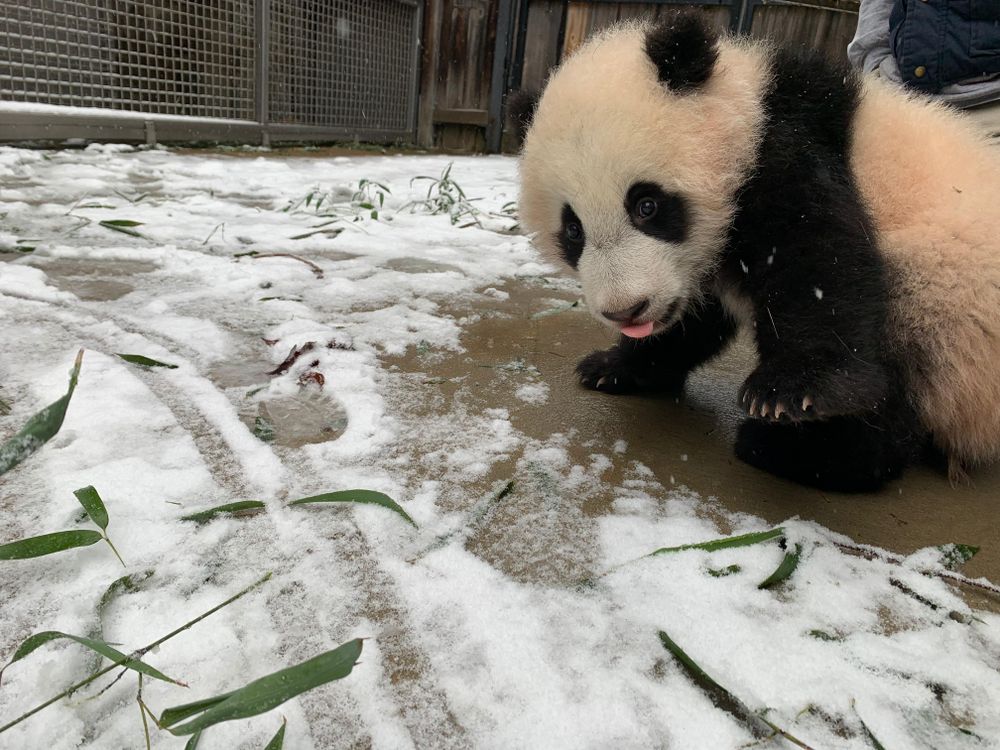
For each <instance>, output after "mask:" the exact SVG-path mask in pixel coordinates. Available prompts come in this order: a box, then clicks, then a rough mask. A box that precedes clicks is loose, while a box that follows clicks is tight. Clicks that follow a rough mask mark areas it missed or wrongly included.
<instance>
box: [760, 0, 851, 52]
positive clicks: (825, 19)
mask: <svg viewBox="0 0 1000 750" xmlns="http://www.w3.org/2000/svg"><path fill="white" fill-rule="evenodd" d="M857 9H858V4H857V3H856V2H835V1H834V2H830V1H829V0H828V2H826V3H824V5H823V6H820V5H818V4H815V5H814V4H810V3H800V4H795V5H762V6H760V7H758V8H757V10H756V11H755V12H754V14H753V25H752V26H751V28H750V34H751V35H752V36H756V37H766V38H768V39H773V40H774V41H776V42H780V43H784V44H790V45H793V46H795V45H803V46H805V47H808V48H809V49H814V50H816V51H818V52H820V53H822V54H823V55H824V56H825V57H828V58H830V59H831V60H846V59H847V45H848V44H849V43H850V41H851V39H853V38H854V31H855V29H856V28H857V25H858V10H857Z"/></svg>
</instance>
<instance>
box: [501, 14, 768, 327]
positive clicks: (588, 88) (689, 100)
mask: <svg viewBox="0 0 1000 750" xmlns="http://www.w3.org/2000/svg"><path fill="white" fill-rule="evenodd" d="M766 83H767V65H766V60H764V59H763V53H762V51H761V48H759V47H752V46H746V45H743V44H741V43H739V42H736V41H734V40H730V39H726V38H720V37H719V36H718V35H717V34H716V33H715V32H713V31H712V30H710V29H709V28H708V27H707V26H706V25H705V23H704V21H703V20H701V19H700V17H699V16H697V15H692V14H683V15H678V16H675V17H673V18H672V19H671V20H669V21H666V22H664V23H661V24H658V25H655V26H653V25H648V24H625V25H620V26H617V27H614V28H612V29H611V30H609V31H606V32H605V33H603V34H600V35H598V36H596V37H594V38H592V39H591V40H590V41H589V42H588V43H587V44H585V45H584V46H583V47H581V48H580V49H579V50H578V51H577V52H576V53H575V54H573V55H572V56H571V57H570V58H569V59H568V60H567V61H566V62H565V63H563V64H562V65H561V66H560V67H559V68H558V69H557V70H556V71H555V72H554V73H553V75H552V76H551V78H550V79H549V82H548V84H547V85H546V87H545V90H544V91H543V92H542V95H541V97H540V99H539V100H538V103H537V107H536V109H535V110H534V112H533V113H531V112H529V111H525V112H522V113H521V114H520V115H515V118H516V120H517V122H518V125H519V126H520V127H521V128H523V129H524V145H523V149H522V152H521V162H520V173H521V196H520V209H521V219H522V223H523V226H524V227H525V229H526V230H527V231H528V232H530V233H534V242H535V245H536V246H537V247H538V248H539V249H540V250H541V251H542V253H543V254H545V255H546V256H547V257H548V258H549V259H550V260H551V261H553V262H556V263H565V264H566V265H567V266H569V267H570V268H571V269H574V270H575V271H576V272H577V273H578V274H579V278H580V281H581V283H582V285H583V290H584V295H585V297H586V300H587V304H588V307H589V308H590V310H591V312H592V314H593V315H594V316H595V317H597V319H598V320H601V321H603V322H604V323H605V324H607V325H609V326H611V327H613V328H616V329H620V330H622V332H623V333H625V334H626V335H631V336H636V337H642V336H647V335H650V334H652V333H658V332H660V331H663V330H665V329H666V328H667V327H669V326H670V325H672V324H673V323H674V322H676V321H677V320H679V319H680V317H681V315H682V314H683V313H684V312H685V311H687V310H691V309H693V308H694V307H695V306H697V304H698V302H699V300H700V299H701V297H702V295H703V292H704V291H705V289H706V285H707V284H708V283H709V282H710V279H711V276H712V272H713V271H714V270H715V268H716V266H717V264H718V261H719V258H720V254H721V251H722V248H723V244H724V242H725V234H726V230H727V227H728V226H729V224H730V221H731V219H732V216H733V211H734V204H735V194H736V191H737V190H738V188H739V186H740V184H741V182H742V181H743V180H744V179H745V176H746V173H747V171H748V169H749V168H750V166H751V164H752V160H753V157H754V154H755V152H756V145H757V141H758V134H759V132H760V129H761V125H762V119H763V118H762V111H761V104H760V102H761V95H762V91H763V88H764V87H765V86H766Z"/></svg>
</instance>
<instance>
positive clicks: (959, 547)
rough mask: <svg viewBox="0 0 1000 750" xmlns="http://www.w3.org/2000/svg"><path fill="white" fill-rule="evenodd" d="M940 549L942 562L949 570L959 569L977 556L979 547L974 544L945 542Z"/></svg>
mask: <svg viewBox="0 0 1000 750" xmlns="http://www.w3.org/2000/svg"><path fill="white" fill-rule="evenodd" d="M938 550H940V552H941V564H942V565H944V567H945V568H947V569H948V570H958V568H960V567H961V566H962V565H964V564H965V563H967V562H969V560H971V559H972V558H973V557H975V556H976V553H977V552H979V547H976V546H974V545H972V544H943V545H941V546H940V547H938Z"/></svg>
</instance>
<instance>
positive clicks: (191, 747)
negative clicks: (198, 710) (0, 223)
mask: <svg viewBox="0 0 1000 750" xmlns="http://www.w3.org/2000/svg"><path fill="white" fill-rule="evenodd" d="M199 742H201V732H195V733H194V734H192V735H191V739H189V740H188V741H187V743H186V744H185V745H184V750H198V743H199Z"/></svg>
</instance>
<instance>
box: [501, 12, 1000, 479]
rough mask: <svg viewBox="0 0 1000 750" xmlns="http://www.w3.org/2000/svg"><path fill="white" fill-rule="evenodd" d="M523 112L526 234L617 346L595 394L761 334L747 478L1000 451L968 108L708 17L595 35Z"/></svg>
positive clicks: (992, 187) (995, 259)
mask: <svg viewBox="0 0 1000 750" xmlns="http://www.w3.org/2000/svg"><path fill="white" fill-rule="evenodd" d="M535 104H537V106H534V105H535ZM515 114H516V117H518V118H519V120H518V121H519V123H520V124H521V125H522V126H523V128H524V133H523V136H524V143H523V147H522V151H521V158H520V176H521V197H520V209H521V218H522V223H523V226H524V227H525V228H526V230H527V231H529V232H531V233H534V242H535V244H536V245H537V247H539V248H540V250H541V251H542V252H543V253H544V254H545V255H546V256H548V257H549V258H550V259H551V260H553V261H555V262H559V263H562V264H565V265H566V266H568V267H569V268H571V269H573V270H574V271H575V272H576V274H578V276H579V279H580V281H581V283H582V286H583V291H584V294H585V297H586V301H587V305H588V307H589V309H590V311H591V312H592V314H593V315H594V316H595V317H596V318H597V319H598V320H600V321H602V322H603V323H605V324H606V325H608V326H609V327H611V328H613V329H617V330H618V331H619V332H620V334H621V338H620V341H619V343H618V344H617V346H614V347H612V348H611V349H609V350H606V351H598V352H594V353H593V354H591V355H590V356H588V357H586V358H585V359H584V360H583V361H581V362H580V364H579V365H578V367H577V372H578V374H579V376H580V380H581V381H582V383H583V385H584V386H586V387H588V388H592V389H595V390H598V391H604V392H608V393H629V392H641V391H645V392H651V391H664V392H677V391H678V390H679V389H681V388H682V387H683V385H684V382H685V378H686V376H687V374H688V373H689V372H690V371H691V369H692V368H695V367H697V366H699V365H701V364H703V363H704V362H707V361H708V360H710V359H711V358H712V357H714V356H715V355H716V354H718V353H719V352H720V351H721V350H722V349H723V348H724V347H726V345H727V344H728V343H729V342H730V341H731V340H732V338H733V336H734V334H735V333H736V331H737V329H738V328H740V327H745V328H747V329H748V330H749V331H750V332H751V333H752V337H753V339H754V341H755V343H756V349H757V354H758V361H757V364H756V369H754V370H753V371H752V373H751V374H750V375H749V377H747V379H746V381H745V382H744V383H743V386H742V388H741V389H740V390H739V393H738V394H737V396H736V397H737V400H738V403H739V405H740V407H741V408H742V409H743V410H745V412H746V414H747V416H748V419H746V421H744V422H743V423H742V424H741V426H740V428H739V430H738V433H737V438H736V454H737V455H738V456H739V457H740V458H741V459H742V460H744V461H746V462H747V463H749V464H752V465H754V466H757V467H759V468H762V469H765V470H768V471H770V472H772V473H774V474H777V475H781V476H784V477H788V478H791V479H794V480H797V481H799V482H802V483H806V484H811V485H815V486H819V487H823V488H829V489H838V490H843V491H865V490H873V489H876V488H878V487H880V486H881V485H882V484H884V483H885V482H886V481H887V480H890V479H892V478H894V477H897V476H898V475H899V474H900V472H901V471H902V470H903V468H904V467H905V466H906V464H907V463H908V462H911V461H913V460H914V459H915V458H916V457H918V456H919V455H921V453H922V452H924V451H925V450H927V449H928V448H929V447H935V448H936V449H937V450H936V451H935V453H936V455H939V456H943V457H946V458H947V461H948V467H949V472H950V474H951V476H952V478H953V479H955V478H958V477H961V476H964V472H965V470H966V469H967V468H969V467H972V466H975V465H977V464H982V463H984V462H989V461H993V460H995V459H997V458H998V457H1000V159H998V156H1000V147H991V146H989V145H987V144H986V142H985V140H984V139H983V138H981V137H980V136H979V135H977V133H976V132H975V130H974V129H973V128H972V126H970V125H969V124H968V123H967V122H966V121H965V120H964V119H962V117H961V116H960V115H957V114H954V113H952V112H951V111H949V110H948V109H946V108H945V107H944V106H942V105H938V104H935V103H932V102H930V101H928V100H926V99H918V98H916V97H915V96H909V95H907V94H906V93H905V92H903V91H902V90H899V89H898V88H895V87H892V86H891V85H889V84H884V83H881V82H879V81H878V80H870V79H864V80H863V79H860V78H858V77H857V76H856V75H855V74H853V73H852V72H851V71H849V70H847V69H845V68H842V67H838V66H836V65H833V64H831V63H829V62H826V61H824V60H822V59H820V58H818V57H813V56H808V55H804V54H799V53H792V52H789V51H786V50H783V49H776V48H774V47H773V46H771V45H770V44H768V43H765V42H761V41H754V42H751V41H746V40H741V39H735V38H730V37H727V36H719V35H718V34H716V33H715V32H714V31H712V30H711V29H710V28H709V27H708V26H707V25H706V24H705V23H704V21H703V20H701V19H700V17H699V16H697V15H692V14H681V15H678V16H675V17H672V18H671V19H670V20H669V21H666V22H664V23H661V24H659V25H647V24H640V23H632V24H625V25H619V26H617V27H614V28H612V29H611V30H609V31H606V32H605V33H603V34H600V35H598V36H596V37H594V38H593V39H591V40H590V41H589V42H587V43H586V44H585V45H584V46H582V47H581V48H580V49H579V50H578V51H577V52H576V53H574V54H573V55H572V56H571V57H570V58H569V59H567V60H566V61H565V62H564V63H562V64H561V65H560V66H559V68H558V69H557V70H556V71H555V72H554V73H553V74H552V76H551V77H550V79H549V81H548V83H547V85H546V86H545V89H544V91H543V92H542V95H541V97H540V98H539V99H538V100H537V102H536V103H533V105H532V106H530V107H525V108H524V109H523V111H521V112H520V113H519V114H518V113H515ZM991 149H996V150H995V151H992V150H991Z"/></svg>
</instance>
